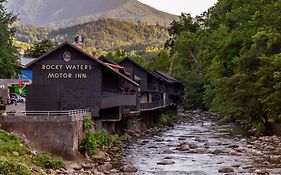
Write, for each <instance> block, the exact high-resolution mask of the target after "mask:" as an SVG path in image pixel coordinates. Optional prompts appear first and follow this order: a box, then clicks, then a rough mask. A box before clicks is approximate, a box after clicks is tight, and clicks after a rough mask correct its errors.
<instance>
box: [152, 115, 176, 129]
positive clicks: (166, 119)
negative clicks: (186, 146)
mask: <svg viewBox="0 0 281 175" xmlns="http://www.w3.org/2000/svg"><path fill="white" fill-rule="evenodd" d="M175 120H176V116H174V115H172V114H161V115H160V116H159V118H157V120H156V126H158V127H160V126H163V125H167V124H170V123H172V122H173V121H175Z"/></svg>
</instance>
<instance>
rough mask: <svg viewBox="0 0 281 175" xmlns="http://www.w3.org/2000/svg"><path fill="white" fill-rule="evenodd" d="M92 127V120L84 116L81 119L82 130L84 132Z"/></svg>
mask: <svg viewBox="0 0 281 175" xmlns="http://www.w3.org/2000/svg"><path fill="white" fill-rule="evenodd" d="M92 126H93V121H92V118H91V117H89V116H84V118H83V128H84V129H85V130H89V129H91V128H92Z"/></svg>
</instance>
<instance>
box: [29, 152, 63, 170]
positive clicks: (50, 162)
mask: <svg viewBox="0 0 281 175" xmlns="http://www.w3.org/2000/svg"><path fill="white" fill-rule="evenodd" d="M33 163H34V164H35V165H37V166H40V167H43V168H51V169H59V168H62V167H63V166H64V163H63V160H62V159H55V158H53V157H52V155H51V154H49V153H40V154H38V155H36V156H35V157H34V158H33Z"/></svg>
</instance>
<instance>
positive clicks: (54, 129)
mask: <svg viewBox="0 0 281 175" xmlns="http://www.w3.org/2000/svg"><path fill="white" fill-rule="evenodd" d="M84 115H85V114H83V115H77V116H49V117H48V116H9V117H1V118H0V124H1V128H2V129H4V130H7V131H10V132H15V133H19V134H24V135H25V137H26V138H27V139H28V141H29V142H30V143H31V146H35V148H36V149H38V150H39V151H48V152H51V153H53V154H55V155H58V156H61V157H63V158H65V159H69V160H71V159H76V158H77V157H79V156H80V154H79V152H78V148H79V141H80V140H81V138H82V137H83V116H84ZM88 115H89V114H88Z"/></svg>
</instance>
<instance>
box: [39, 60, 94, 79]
mask: <svg viewBox="0 0 281 175" xmlns="http://www.w3.org/2000/svg"><path fill="white" fill-rule="evenodd" d="M41 69H42V70H60V71H59V72H52V73H51V72H50V73H48V76H47V78H48V79H72V78H74V79H86V78H87V73H86V72H85V71H90V70H92V69H93V68H92V65H70V64H69V65H55V64H43V65H41ZM64 70H66V71H68V72H61V71H64ZM70 70H77V71H83V72H81V73H70V72H69V71H70Z"/></svg>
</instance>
